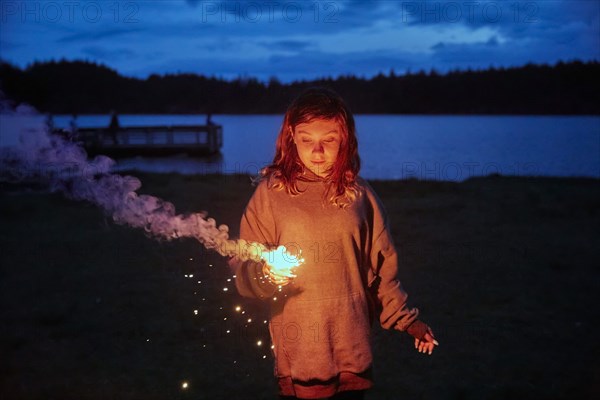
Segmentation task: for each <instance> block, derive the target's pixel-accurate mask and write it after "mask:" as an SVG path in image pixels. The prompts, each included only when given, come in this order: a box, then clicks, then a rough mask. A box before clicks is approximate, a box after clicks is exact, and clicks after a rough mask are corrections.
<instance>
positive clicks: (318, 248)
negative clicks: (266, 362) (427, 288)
mask: <svg viewBox="0 0 600 400" xmlns="http://www.w3.org/2000/svg"><path fill="white" fill-rule="evenodd" d="M308 174H309V175H305V177H304V178H305V179H303V180H302V181H301V182H299V188H300V189H301V190H302V191H303V192H302V193H301V194H300V195H298V196H291V195H289V194H287V193H286V192H285V190H275V189H269V188H268V186H267V182H266V181H265V180H263V181H262V182H261V183H260V184H259V185H258V187H257V188H256V191H255V193H254V195H253V196H252V198H251V199H250V202H249V203H248V205H247V207H246V210H245V212H244V215H243V217H242V221H241V227H240V237H241V238H242V239H246V240H248V241H256V242H261V243H264V244H267V245H270V246H278V245H285V246H286V247H287V248H288V249H289V250H290V251H292V252H294V253H297V252H298V250H301V252H302V257H303V258H304V260H305V262H304V263H303V264H302V265H301V266H300V267H298V268H297V269H296V271H295V273H296V275H297V277H296V278H294V280H293V281H292V283H290V284H289V285H287V286H284V287H283V289H282V291H279V290H278V289H277V288H276V287H275V286H274V285H273V284H271V283H269V282H268V280H267V279H264V277H263V274H262V264H259V263H255V262H252V261H249V262H245V263H239V262H237V261H233V262H232V263H231V264H232V266H233V267H234V270H235V273H236V276H237V278H236V286H237V289H238V291H239V292H240V294H241V295H242V296H247V297H255V298H260V299H265V300H269V303H270V304H271V321H270V325H269V328H270V333H271V340H272V344H273V345H274V350H273V351H274V356H275V375H276V377H277V378H278V381H279V388H280V394H282V395H287V396H297V397H300V398H320V397H328V396H332V395H334V394H335V393H337V392H341V391H346V390H360V389H367V388H369V387H371V385H372V382H371V378H370V371H371V363H372V355H371V345H370V333H371V323H372V318H373V317H374V313H378V314H379V320H380V323H381V325H382V327H383V328H385V329H391V328H393V329H397V330H400V331H404V330H406V328H407V327H408V326H409V325H410V324H411V323H412V322H413V321H415V319H416V318H417V315H418V310H417V309H415V308H413V309H409V308H407V305H406V299H407V294H406V293H405V292H404V291H403V289H402V286H401V285H400V282H399V281H398V280H397V278H396V275H397V272H398V258H397V254H396V250H395V248H394V245H393V242H392V237H391V235H390V232H389V228H388V222H387V218H386V215H385V211H384V209H383V207H382V204H381V201H380V200H379V198H378V197H377V195H376V194H375V192H374V191H373V189H372V188H371V187H370V186H369V185H368V184H367V183H366V181H364V180H362V179H359V184H360V186H361V189H362V195H361V196H360V197H359V198H358V199H357V200H356V201H354V202H353V204H352V205H350V206H349V207H348V208H347V209H345V210H343V209H340V208H338V207H336V206H334V205H332V204H326V203H325V202H324V201H323V194H324V191H325V190H326V182H325V181H324V180H323V179H321V178H319V177H318V176H316V175H314V174H312V173H308ZM275 298H276V299H275Z"/></svg>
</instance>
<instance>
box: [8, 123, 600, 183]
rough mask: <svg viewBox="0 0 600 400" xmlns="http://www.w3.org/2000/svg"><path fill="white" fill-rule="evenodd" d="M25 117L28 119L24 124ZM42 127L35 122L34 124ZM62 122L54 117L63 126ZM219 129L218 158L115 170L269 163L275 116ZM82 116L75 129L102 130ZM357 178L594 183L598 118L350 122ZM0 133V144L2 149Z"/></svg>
mask: <svg viewBox="0 0 600 400" xmlns="http://www.w3.org/2000/svg"><path fill="white" fill-rule="evenodd" d="M32 118H33V117H32ZM35 119H36V121H38V122H40V121H43V117H35ZM70 120H71V117H70V116H56V117H55V118H54V122H55V125H56V126H58V127H67V126H68V125H69V122H70ZM119 120H120V123H121V125H123V126H132V125H169V124H173V125H177V124H203V123H204V122H205V116H204V115H122V116H120V117H119ZM213 121H214V122H216V123H218V124H221V125H223V135H224V143H223V149H222V157H220V158H213V159H210V160H202V159H197V158H192V157H186V156H174V157H169V158H132V159H124V160H119V162H118V163H117V167H116V170H132V169H133V170H140V171H148V172H180V173H183V174H192V173H211V172H221V173H227V174H228V173H242V174H256V173H257V172H258V170H259V169H260V168H262V167H263V166H265V165H267V164H268V163H269V162H270V161H271V160H272V157H273V153H274V143H275V138H276V136H277V133H278V130H279V126H280V124H281V121H282V116H281V115H214V116H213ZM108 123H109V116H107V115H85V116H80V117H79V118H78V119H77V124H78V126H80V127H89V126H108ZM356 124H357V132H358V139H359V153H360V156H361V161H362V168H361V175H362V176H363V177H365V178H368V179H403V178H410V177H414V178H419V179H435V180H449V181H462V180H464V179H467V178H469V177H472V176H485V175H489V174H493V173H498V174H502V175H519V176H536V175H542V176H562V177H573V176H585V177H595V178H600V117H598V116H429V115H427V116H421V115H410V116H406V115H357V116H356ZM9 139H10V138H7V137H6V133H4V134H3V135H0V145H2V142H4V144H6V143H7V142H10V140H9Z"/></svg>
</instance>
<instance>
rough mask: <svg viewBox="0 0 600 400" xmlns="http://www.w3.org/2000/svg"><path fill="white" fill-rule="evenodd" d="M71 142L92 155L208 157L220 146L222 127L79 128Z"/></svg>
mask: <svg viewBox="0 0 600 400" xmlns="http://www.w3.org/2000/svg"><path fill="white" fill-rule="evenodd" d="M72 136H73V140H76V141H78V142H80V143H81V144H82V145H83V147H84V148H85V149H86V151H87V152H88V153H89V154H91V155H96V154H105V155H108V156H113V157H133V156H163V155H164V156H166V155H173V154H180V153H185V154H189V155H200V156H207V155H212V154H217V153H219V152H220V150H221V147H222V146H223V127H222V126H221V125H165V126H127V127H119V128H118V129H116V130H111V129H110V128H106V127H103V128H79V129H77V131H76V133H75V134H74V135H72Z"/></svg>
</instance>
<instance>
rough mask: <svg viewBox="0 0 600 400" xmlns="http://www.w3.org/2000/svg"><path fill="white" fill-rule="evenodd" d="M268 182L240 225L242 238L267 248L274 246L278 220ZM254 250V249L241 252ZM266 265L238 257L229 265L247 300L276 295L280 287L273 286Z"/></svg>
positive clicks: (252, 199) (261, 185) (257, 192)
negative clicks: (263, 271) (264, 272)
mask: <svg viewBox="0 0 600 400" xmlns="http://www.w3.org/2000/svg"><path fill="white" fill-rule="evenodd" d="M267 191H268V188H267V185H266V182H264V181H263V182H261V183H260V184H259V185H258V187H257V188H256V190H255V192H254V194H253V195H252V198H251V199H250V201H249V203H248V205H247V206H246V210H245V211H244V214H243V215H242V220H241V223H240V239H244V240H246V241H247V242H258V243H262V244H265V245H266V246H269V247H270V246H274V245H275V244H276V239H275V220H274V218H273V213H272V211H271V205H270V202H269V197H268V193H267ZM241 250H242V251H252V250H253V249H250V248H248V249H241ZM263 265H264V264H263V262H256V261H252V260H249V261H244V262H242V261H240V260H239V259H238V258H236V257H234V258H232V259H231V260H230V261H229V266H230V267H231V269H232V270H233V272H234V274H235V275H236V279H235V285H236V288H237V290H238V292H239V293H240V295H242V296H244V297H252V298H258V299H266V298H270V297H272V296H273V294H274V293H275V290H276V289H277V286H276V285H274V284H272V283H271V282H270V281H269V280H268V279H267V278H266V277H265V276H264V275H263V273H262V268H263Z"/></svg>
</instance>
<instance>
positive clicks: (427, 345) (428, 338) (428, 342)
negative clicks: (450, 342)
mask: <svg viewBox="0 0 600 400" xmlns="http://www.w3.org/2000/svg"><path fill="white" fill-rule="evenodd" d="M438 345H439V343H438V341H437V340H435V337H434V336H433V332H432V331H431V328H429V327H427V332H426V333H425V335H424V336H423V340H419V339H415V349H417V350H419V353H429V355H431V353H433V349H434V348H435V346H438Z"/></svg>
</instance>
